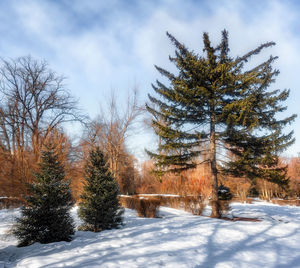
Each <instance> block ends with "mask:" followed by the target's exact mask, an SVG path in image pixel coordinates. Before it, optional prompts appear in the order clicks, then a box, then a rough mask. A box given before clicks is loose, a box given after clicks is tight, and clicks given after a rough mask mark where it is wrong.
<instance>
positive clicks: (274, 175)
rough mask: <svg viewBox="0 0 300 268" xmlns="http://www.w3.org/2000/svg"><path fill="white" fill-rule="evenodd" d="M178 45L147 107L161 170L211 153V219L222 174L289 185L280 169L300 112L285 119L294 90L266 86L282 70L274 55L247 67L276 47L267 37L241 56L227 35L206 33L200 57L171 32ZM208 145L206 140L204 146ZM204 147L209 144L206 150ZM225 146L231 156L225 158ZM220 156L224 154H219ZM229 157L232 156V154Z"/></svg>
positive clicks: (215, 213)
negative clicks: (214, 38)
mask: <svg viewBox="0 0 300 268" xmlns="http://www.w3.org/2000/svg"><path fill="white" fill-rule="evenodd" d="M167 36H168V37H169V38H170V40H171V42H172V43H173V44H174V45H175V47H176V51H175V56H174V57H170V61H171V62H172V63H174V64H175V66H176V67H177V69H178V73H176V74H173V73H171V72H168V71H167V70H165V69H162V68H160V67H157V66H155V67H156V69H157V70H158V71H159V73H160V74H161V75H162V76H164V77H165V78H167V80H168V81H169V85H167V84H164V83H162V82H159V81H157V83H156V85H152V86H153V89H154V91H155V92H156V93H157V95H158V97H155V96H151V95H149V99H150V104H148V105H147V110H148V111H149V112H150V113H151V114H152V115H153V121H152V122H153V127H154V130H155V132H156V134H157V135H158V136H159V138H160V141H161V142H160V144H159V148H158V151H157V152H148V153H149V154H150V156H151V157H153V158H154V159H156V166H157V170H158V171H160V172H169V171H171V172H172V171H173V172H177V171H182V170H186V169H189V168H194V167H195V166H196V165H197V163H199V161H198V162H197V161H196V159H197V157H198V156H199V155H201V154H203V153H205V154H208V155H209V157H208V160H207V161H209V163H210V169H211V174H212V178H211V182H212V189H213V190H212V215H211V216H212V217H220V212H219V202H218V174H220V172H222V173H224V174H231V175H235V176H239V177H242V176H245V177H249V178H251V179H256V178H263V179H267V180H270V181H272V182H276V183H284V182H285V181H286V179H285V168H279V167H278V153H279V152H281V151H283V150H284V149H285V148H286V147H287V146H289V145H290V144H291V143H293V142H294V139H293V137H292V135H293V133H292V132H290V133H287V134H285V133H283V131H282V130H283V128H284V126H286V125H287V124H289V123H291V121H293V120H294V118H295V117H296V115H292V116H290V117H287V118H283V119H280V117H279V115H278V114H279V113H280V112H282V111H284V110H286V107H285V106H282V105H281V102H282V101H284V100H286V99H287V97H288V96H289V90H282V91H280V90H269V87H270V86H271V84H272V83H274V82H275V77H276V76H277V75H278V74H279V71H278V70H276V69H273V68H272V64H273V62H274V61H275V60H276V58H277V57H273V56H270V58H269V59H267V60H266V61H264V62H262V63H261V64H259V65H257V66H255V67H248V68H247V66H245V63H247V62H248V61H249V60H250V58H251V57H252V56H255V55H257V54H259V53H260V52H261V51H262V50H263V49H265V48H268V47H271V46H273V45H275V43H274V42H268V43H264V44H262V45H260V46H259V47H258V48H256V49H254V50H252V51H250V52H248V53H246V54H245V55H244V56H241V57H235V58H233V57H231V56H230V55H229V47H228V32H227V31H226V30H224V31H223V32H222V40H221V42H220V44H219V45H217V46H216V47H213V46H212V45H211V42H210V39H209V36H208V34H207V33H204V34H203V43H204V49H203V51H204V54H203V55H199V54H196V53H195V52H193V51H191V50H189V49H188V48H186V47H185V46H184V45H183V44H182V43H180V42H178V41H177V40H176V39H175V38H174V37H173V36H172V35H171V34H169V33H167ZM203 143H206V144H209V146H208V149H205V148H206V146H201V145H203ZM203 148H204V149H203ZM226 151H229V152H230V155H231V156H233V157H230V159H229V160H228V158H227V157H226V156H225V157H224V154H225V155H226V154H227V153H226ZM222 155H223V156H222ZM227 155H228V154H227Z"/></svg>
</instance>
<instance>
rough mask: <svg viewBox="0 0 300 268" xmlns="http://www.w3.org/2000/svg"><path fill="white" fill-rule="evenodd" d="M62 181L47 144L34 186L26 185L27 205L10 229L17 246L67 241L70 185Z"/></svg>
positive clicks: (69, 235)
mask: <svg viewBox="0 0 300 268" xmlns="http://www.w3.org/2000/svg"><path fill="white" fill-rule="evenodd" d="M64 179H65V172H64V168H63V165H62V163H61V162H60V161H59V160H58V155H57V153H56V151H55V147H54V146H53V145H52V144H51V143H49V144H47V145H45V150H44V151H43V152H42V156H41V162H40V171H39V172H38V173H37V174H36V175H35V182H33V183H32V184H28V192H29V196H27V197H25V198H26V201H27V204H26V206H24V207H23V208H22V210H21V217H20V218H18V219H17V223H16V225H15V226H14V228H13V233H14V234H15V235H16V237H17V238H18V240H19V246H28V245H31V244H33V243H35V242H40V243H43V244H44V243H51V242H58V241H71V239H72V235H73V234H74V223H73V219H72V218H71V216H70V212H69V211H70V208H71V207H72V205H73V204H74V202H73V199H72V195H71V191H70V188H69V185H70V181H65V180H64Z"/></svg>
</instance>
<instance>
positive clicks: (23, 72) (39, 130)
mask: <svg viewBox="0 0 300 268" xmlns="http://www.w3.org/2000/svg"><path fill="white" fill-rule="evenodd" d="M64 80H65V78H64V77H62V76H59V75H57V74H56V73H55V72H54V71H52V70H51V69H49V67H48V64H47V63H46V62H45V61H38V60H35V59H33V58H31V57H30V56H27V57H20V58H17V59H15V60H8V61H7V60H2V62H1V66H0V98H1V104H0V146H1V148H2V150H3V151H6V152H8V153H9V156H10V158H11V161H13V162H14V161H15V162H17V163H18V164H19V165H20V169H21V170H23V171H22V174H21V175H20V177H22V179H24V178H26V174H25V166H26V161H27V160H26V159H25V157H26V154H28V153H31V154H32V156H33V159H34V162H36V161H38V159H39V156H40V149H41V147H42V145H43V142H44V140H45V139H46V138H47V137H48V135H49V134H50V133H51V132H52V130H54V129H55V128H56V127H58V126H60V125H61V124H62V123H64V122H69V121H82V120H83V119H84V117H83V116H81V115H80V111H79V110H78V108H77V100H75V99H74V98H73V97H72V96H71V95H70V93H69V92H68V91H67V90H66V88H65V85H64Z"/></svg>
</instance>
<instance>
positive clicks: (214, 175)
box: [210, 113, 221, 218]
mask: <svg viewBox="0 0 300 268" xmlns="http://www.w3.org/2000/svg"><path fill="white" fill-rule="evenodd" d="M216 162H217V161H216V131H215V115H214V113H212V115H211V124H210V168H211V184H212V194H211V206H212V211H211V217H212V218H220V217H221V214H220V203H219V198H218V171H217V163H216Z"/></svg>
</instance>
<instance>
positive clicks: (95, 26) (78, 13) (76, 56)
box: [0, 0, 300, 157]
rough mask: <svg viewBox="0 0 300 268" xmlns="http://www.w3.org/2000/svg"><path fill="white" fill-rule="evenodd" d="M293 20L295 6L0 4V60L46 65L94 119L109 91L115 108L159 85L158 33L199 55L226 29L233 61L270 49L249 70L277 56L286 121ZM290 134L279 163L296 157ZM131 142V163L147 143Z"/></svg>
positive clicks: (298, 13)
mask: <svg viewBox="0 0 300 268" xmlns="http://www.w3.org/2000/svg"><path fill="white" fill-rule="evenodd" d="M299 18H300V4H299V1H296V0H295V1H276V0H270V1H267V0H260V1H259V0H258V1H256V0H253V1H246V0H245V1H238V0H230V1H225V0H224V1H222V0H215V1H214V0H212V1H209V0H208V1H201V0H199V1H196V0H194V1H188V0H181V1H179V0H162V1H158V0H153V1H142V0H140V1H133V0H132V1H130V0H127V1H126V0H123V1H117V0H110V1H109V0H107V1H98V0H61V1H59V0H0V21H1V23H0V36H1V41H0V56H1V57H3V58H15V57H18V56H24V55H28V54H30V55H32V56H33V57H35V58H41V59H46V60H47V61H48V62H49V64H50V67H51V68H52V69H53V70H55V71H57V72H58V73H59V74H63V75H64V76H66V77H67V78H68V79H67V80H66V83H67V87H68V88H69V89H70V91H71V92H72V93H73V95H75V96H76V97H77V98H79V99H80V106H81V107H82V108H83V109H84V110H85V111H86V112H87V113H88V114H89V115H90V116H91V117H94V116H95V115H96V114H97V113H99V111H100V109H99V106H100V105H102V104H103V101H104V99H105V98H106V97H107V96H108V95H109V92H110V90H111V89H115V91H116V92H118V96H119V97H120V100H121V101H122V98H124V97H125V95H126V93H127V92H128V90H129V89H130V88H132V87H133V86H134V85H135V84H136V85H138V88H139V91H140V101H141V102H144V101H145V100H146V98H147V93H150V92H151V91H152V89H151V83H153V82H154V81H155V80H156V79H157V78H158V79H159V78H160V77H159V75H158V73H157V72H156V71H155V69H154V67H153V66H154V64H156V65H159V66H161V67H164V68H166V69H170V70H174V69H173V66H172V65H171V64H170V63H169V61H168V55H169V54H172V53H173V51H174V49H173V47H172V46H171V44H170V42H169V40H168V39H167V37H166V35H165V32H166V31H169V32H170V33H172V34H173V35H174V36H176V37H177V39H178V40H180V41H181V42H183V43H185V44H186V45H187V46H188V47H189V48H191V49H193V50H194V51H196V52H199V53H202V48H203V46H202V33H203V32H204V31H207V32H209V34H210V36H211V39H212V42H213V43H214V44H216V43H217V42H219V40H220V39H219V38H220V32H221V31H222V30H223V29H224V28H226V29H227V30H228V31H229V35H230V48H231V53H232V55H233V56H236V55H241V54H244V53H246V52H247V51H249V50H250V49H253V48H256V47H257V46H258V45H259V44H261V43H263V42H266V41H275V42H276V43H277V45H276V46H275V47H273V48H271V49H268V50H267V51H265V52H264V53H262V54H261V55H259V57H256V58H255V59H254V60H253V64H255V63H259V62H261V61H263V60H265V59H266V58H267V57H268V56H269V55H270V54H272V55H277V56H279V60H278V61H277V62H276V65H275V66H276V67H277V68H278V69H279V70H280V72H281V74H280V75H279V77H278V79H277V83H276V84H275V85H274V87H276V88H281V89H283V88H290V89H291V94H290V98H289V99H288V101H287V102H286V105H287V106H288V110H287V112H286V115H290V114H292V113H296V114H300V90H299V77H300V20H299ZM291 129H294V130H295V137H296V139H297V140H296V143H295V144H294V145H293V146H291V147H290V148H289V149H288V150H287V151H286V153H285V155H287V156H292V155H296V154H297V152H300V118H298V119H297V120H296V121H295V123H293V125H292V126H291ZM69 131H70V130H69ZM76 131H78V130H76ZM71 132H72V131H71ZM72 134H74V133H72ZM132 138H133V139H134V141H135V142H134V146H132V145H131V150H132V152H133V153H135V154H136V155H137V156H138V157H142V155H143V149H144V147H149V146H151V147H152V146H153V143H154V141H155V139H154V138H153V137H151V136H150V135H148V134H147V133H146V131H142V130H140V131H136V134H135V135H134V136H133V137H132ZM131 144H133V143H132V142H131Z"/></svg>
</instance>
